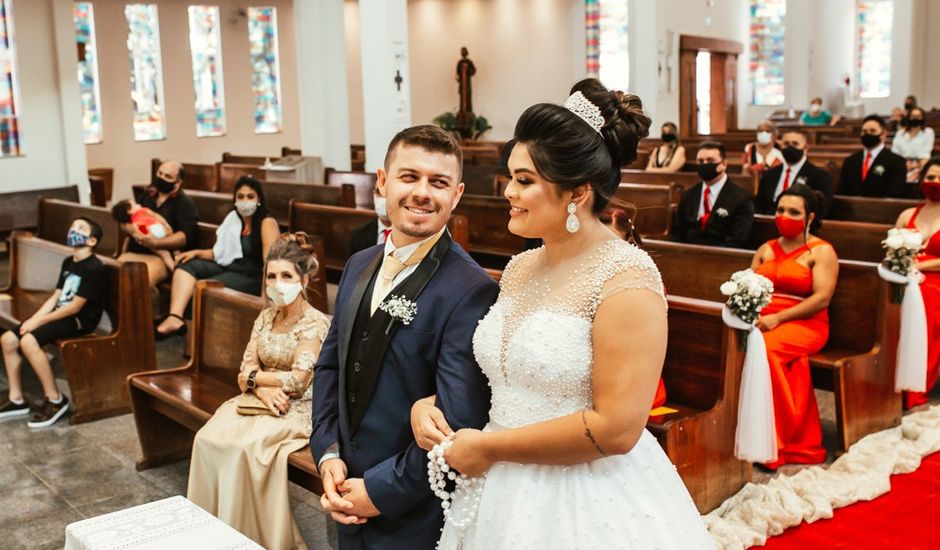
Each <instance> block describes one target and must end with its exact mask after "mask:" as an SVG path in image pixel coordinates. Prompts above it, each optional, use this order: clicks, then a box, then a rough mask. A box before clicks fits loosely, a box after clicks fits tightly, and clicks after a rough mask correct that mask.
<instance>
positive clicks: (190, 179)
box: [150, 158, 219, 191]
mask: <svg viewBox="0 0 940 550" xmlns="http://www.w3.org/2000/svg"><path fill="white" fill-rule="evenodd" d="M161 163H163V161H162V160H161V159H158V158H154V159H151V160H150V179H151V180H153V178H154V177H156V175H157V168H159V167H160V164H161ZM183 170H184V171H185V172H186V178H185V181H184V182H183V188H184V189H186V190H189V189H199V190H201V191H218V190H219V165H218V163H216V164H196V163H191V162H184V163H183Z"/></svg>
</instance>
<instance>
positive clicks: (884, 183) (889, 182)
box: [836, 115, 907, 197]
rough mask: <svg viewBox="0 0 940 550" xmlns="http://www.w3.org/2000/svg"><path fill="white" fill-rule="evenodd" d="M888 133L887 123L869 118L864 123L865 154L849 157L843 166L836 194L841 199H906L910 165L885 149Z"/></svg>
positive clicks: (875, 116)
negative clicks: (851, 196) (856, 196)
mask: <svg viewBox="0 0 940 550" xmlns="http://www.w3.org/2000/svg"><path fill="white" fill-rule="evenodd" d="M887 135H888V129H887V125H886V124H885V121H884V119H882V118H881V117H880V116H878V115H868V116H867V117H865V120H864V122H863V123H862V138H861V141H862V146H863V147H864V149H863V150H861V151H859V152H857V153H853V154H851V155H849V156H848V157H847V158H846V159H845V162H844V163H843V164H842V177H841V179H840V181H839V186H838V188H837V189H836V191H837V192H838V193H839V194H840V195H859V196H863V197H904V195H905V187H906V183H905V180H906V177H907V165H906V163H905V161H904V159H903V158H902V157H900V156H898V155H896V154H894V153H892V152H891V151H888V150H886V149H885V140H886V139H887Z"/></svg>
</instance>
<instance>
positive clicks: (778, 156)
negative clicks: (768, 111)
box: [742, 120, 783, 175]
mask: <svg viewBox="0 0 940 550" xmlns="http://www.w3.org/2000/svg"><path fill="white" fill-rule="evenodd" d="M776 141H777V127H776V126H774V123H773V122H770V121H769V120H765V121H764V122H761V123H760V125H759V126H758V127H757V141H756V142H752V143H748V144H747V145H745V146H744V162H743V163H742V169H743V171H744V173H745V174H751V175H753V174H762V173H764V172H765V171H767V170H769V169H771V168H773V167H775V166H779V165H780V163H782V162H783V154H782V153H781V152H780V149H778V148H777V143H776Z"/></svg>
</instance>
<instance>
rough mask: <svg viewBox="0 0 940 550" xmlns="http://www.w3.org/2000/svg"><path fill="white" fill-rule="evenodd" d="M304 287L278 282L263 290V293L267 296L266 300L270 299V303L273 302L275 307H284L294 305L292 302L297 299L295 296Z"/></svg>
mask: <svg viewBox="0 0 940 550" xmlns="http://www.w3.org/2000/svg"><path fill="white" fill-rule="evenodd" d="M303 289H304V287H303V285H301V284H300V283H285V282H283V281H279V282H276V283H274V284H273V285H271V286H269V287H267V288H266V289H265V293H266V294H267V295H268V298H271V301H272V302H274V305H276V306H277V307H286V306H289V305H290V304H293V303H294V300H296V299H297V295H298V294H300V291H301V290H303Z"/></svg>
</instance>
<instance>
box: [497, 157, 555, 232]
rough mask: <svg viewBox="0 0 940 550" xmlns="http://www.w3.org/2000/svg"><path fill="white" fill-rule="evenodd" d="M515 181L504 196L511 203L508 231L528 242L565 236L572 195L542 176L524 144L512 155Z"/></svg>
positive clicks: (512, 169) (512, 171) (511, 168)
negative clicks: (559, 235)
mask: <svg viewBox="0 0 940 550" xmlns="http://www.w3.org/2000/svg"><path fill="white" fill-rule="evenodd" d="M509 173H510V174H511V175H512V179H511V180H510V181H509V185H507V186H506V191H505V192H504V193H503V195H504V196H505V197H506V200H508V201H509V208H510V210H509V216H510V218H509V231H510V232H511V233H513V234H514V235H519V236H520V237H526V238H531V239H535V238H541V239H546V240H550V239H551V238H552V237H553V236H555V235H556V234H562V233H564V232H565V219H566V218H567V217H568V212H567V211H566V210H565V208H566V207H567V205H568V202H570V200H571V192H570V191H566V192H563V191H562V190H561V188H560V187H558V186H557V185H555V184H554V183H551V182H549V181H548V180H546V179H545V178H543V177H542V176H540V175H539V173H538V170H536V169H535V163H534V162H532V157H531V156H529V149H528V147H527V146H526V144H525V143H517V144H516V145H515V146H514V147H513V148H512V153H511V154H510V155H509Z"/></svg>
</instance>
